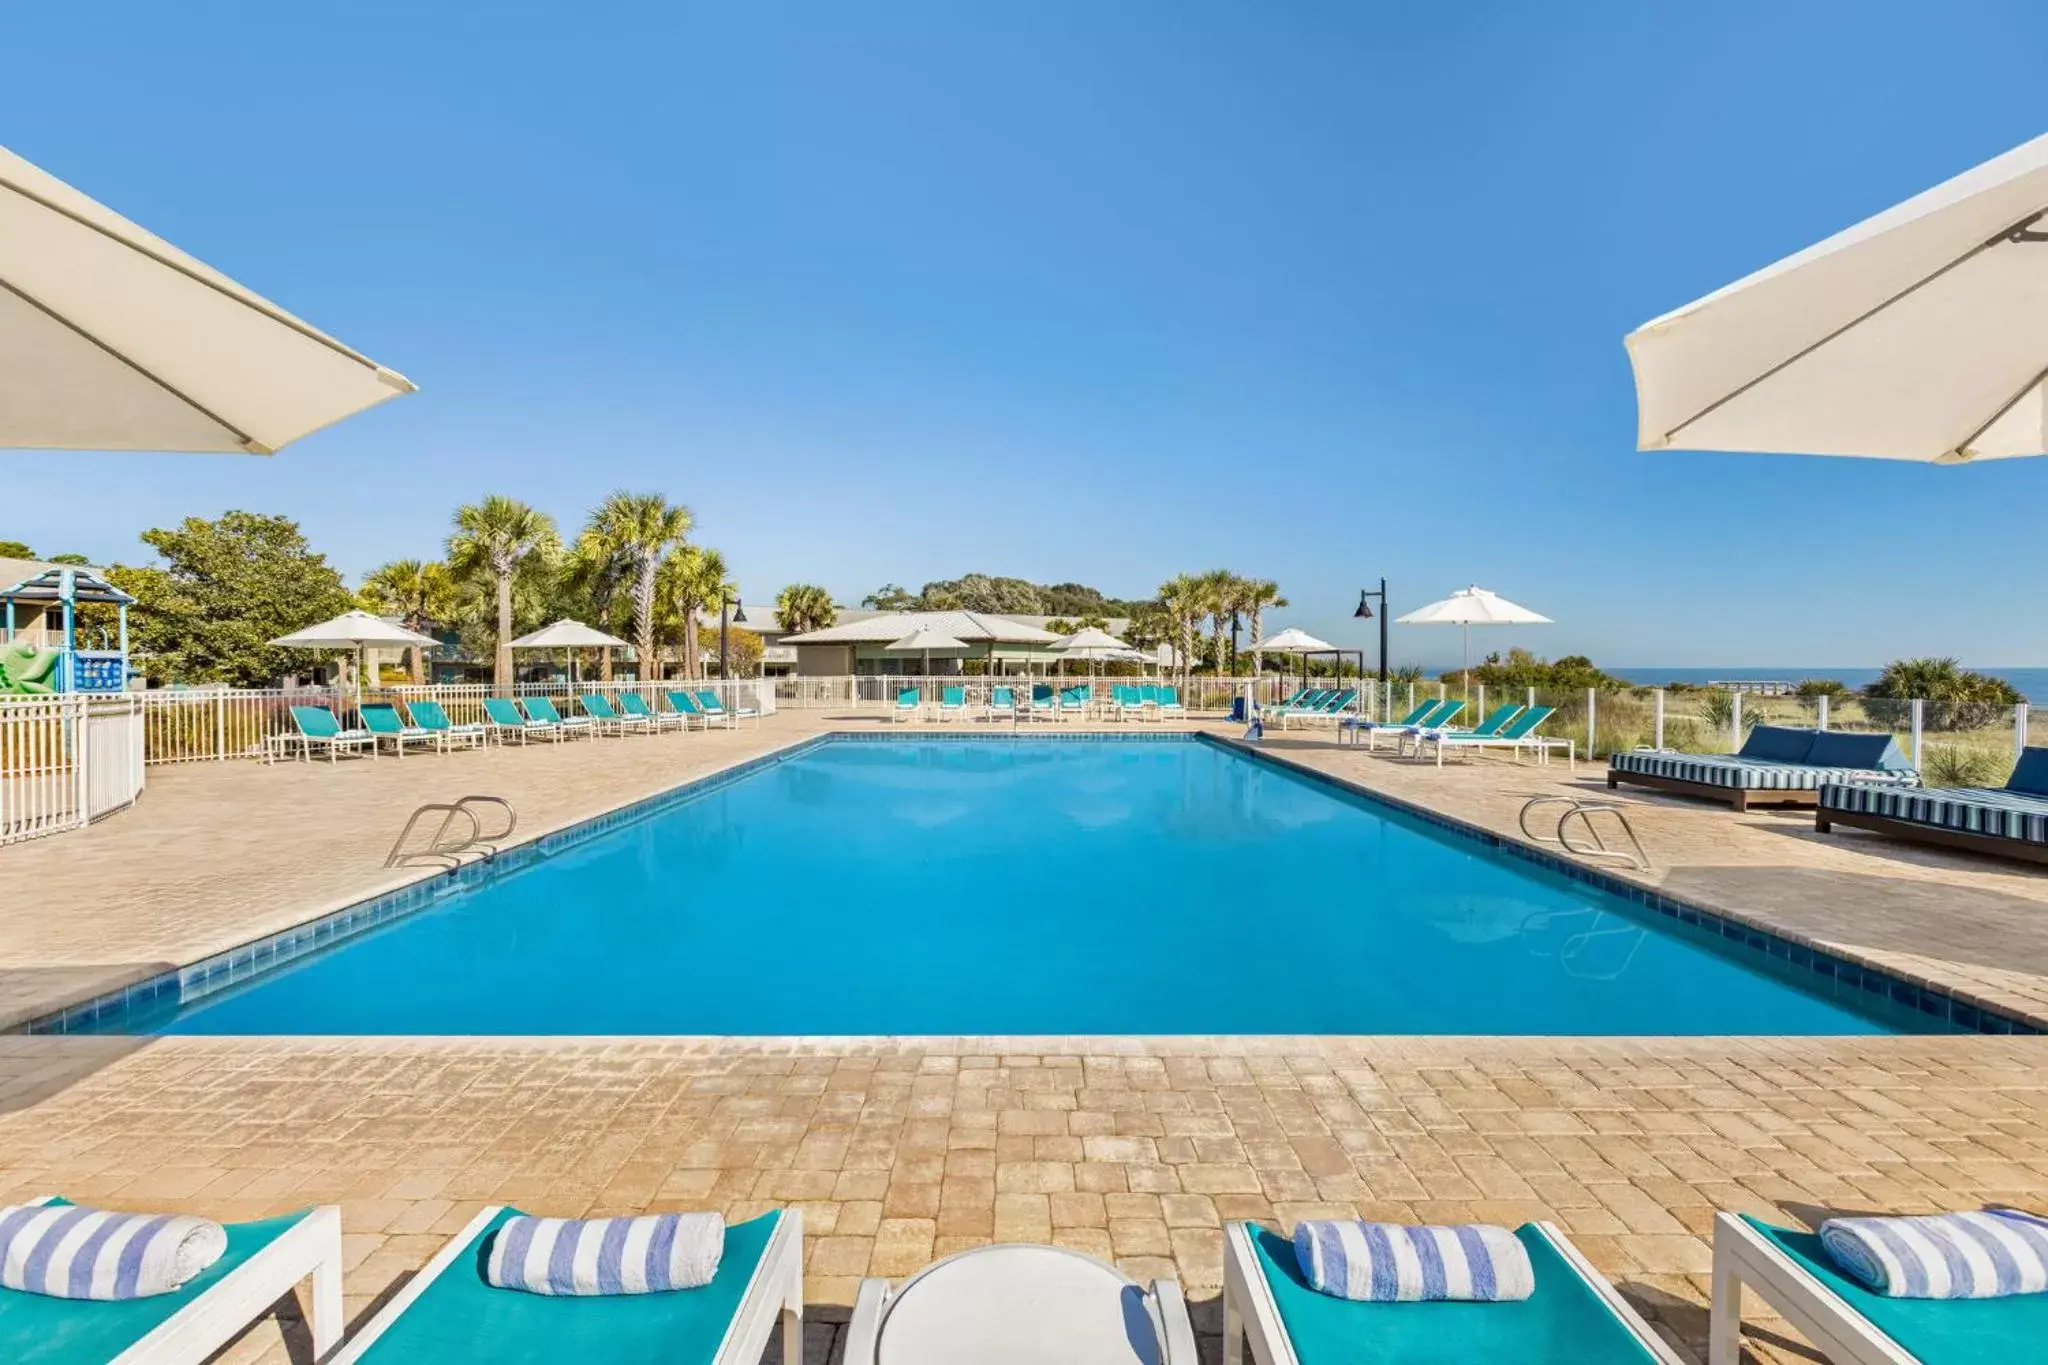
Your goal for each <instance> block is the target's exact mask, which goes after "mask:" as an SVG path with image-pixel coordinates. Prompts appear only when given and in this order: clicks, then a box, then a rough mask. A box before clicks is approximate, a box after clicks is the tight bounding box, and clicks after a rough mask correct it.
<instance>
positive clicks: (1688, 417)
mask: <svg viewBox="0 0 2048 1365" xmlns="http://www.w3.org/2000/svg"><path fill="white" fill-rule="evenodd" d="M1627 346H1628V353H1629V361H1630V363H1631V364H1632V365H1633V366H1634V368H1635V379H1636V408H1637V432H1636V443H1637V445H1638V446H1639V447H1640V448H1641V449H1643V450H1662V449H1667V448H1678V449H1688V450H1751V451H1787V452H1796V453H1802V454H1811V455H1867V456H1874V457H1878V458H1882V459H1895V460H1926V461H1932V462H1935V463H1942V464H1961V463H1964V462H1967V461H1972V460H1995V459H2004V458H2006V457H2008V456H2015V455H2039V454H2042V453H2044V452H2048V136H2043V137H2038V138H2035V139H2034V140H2033V141H2032V142H2029V143H2026V144H2025V145H2023V146H2020V147H2016V148H2014V149H2013V150H2012V151H2010V152H2007V153H2006V154H2005V155H2003V156H2000V157H1995V158H1993V159H1992V160H1990V161H1987V162H1985V163H1984V164H1983V165H1981V166H1978V167H1977V168H1976V169H1974V170H1970V171H1966V172H1964V173H1963V174H1962V175H1959V176H1957V177H1956V178H1955V179H1953V180H1950V181H1948V182H1946V183H1945V184H1942V185H1937V186H1936V187H1935V188H1933V189H1931V190H1928V191H1927V192H1926V193H1924V194H1920V195H1916V196H1915V197H1913V198H1911V199H1908V200H1907V201H1905V202H1904V203H1902V204H1899V205H1897V206H1896V207H1894V208H1890V209H1886V210H1885V211H1884V212H1883V213H1880V214H1878V215H1877V216H1876V217H1873V218H1867V219H1865V220H1864V221H1863V222H1861V223H1858V224H1857V225H1856V226H1854V227H1852V228H1849V229H1848V230H1846V231H1844V232H1839V233H1837V234H1835V235H1834V236H1833V237H1830V238H1828V239H1827V240H1826V241H1824V242H1821V243H1819V244H1818V245H1816V246H1811V247H1808V248H1807V249H1806V250H1804V251H1801V252H1799V253H1798V254H1797V255H1793V256H1788V257H1786V258H1785V259H1784V260H1782V261H1779V262H1778V263H1777V264H1776V265H1772V266H1768V267H1766V268H1765V269H1763V270H1759V271H1758V272H1756V273H1755V274H1754V275H1750V276H1748V277H1747V278H1745V279H1741V280H1737V281H1736V282H1735V283H1734V284H1731V285H1728V286H1727V287H1726V288H1723V289H1720V290H1718V291H1716V292H1715V293H1712V294H1709V295H1707V296H1706V297H1705V298H1703V299H1700V300H1698V301H1697V302H1694V303H1689V304H1687V305H1686V306H1685V307H1683V308H1680V309H1678V310H1677V311H1676V312H1672V313H1666V314H1665V315H1664V316H1663V317H1660V318H1657V319H1656V320H1655V321H1652V322H1647V323H1645V324H1643V326H1642V327H1640V328H1638V329H1637V330H1636V331H1635V332H1633V333H1631V334H1630V335H1629V337H1628V339H1627Z"/></svg>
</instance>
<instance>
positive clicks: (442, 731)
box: [405, 701, 491, 749]
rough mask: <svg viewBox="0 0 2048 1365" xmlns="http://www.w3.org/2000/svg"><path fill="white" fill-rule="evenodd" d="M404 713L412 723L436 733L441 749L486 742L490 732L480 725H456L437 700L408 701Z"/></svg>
mask: <svg viewBox="0 0 2048 1365" xmlns="http://www.w3.org/2000/svg"><path fill="white" fill-rule="evenodd" d="M405 713H406V714H407V715H409V716H411V717H412V723H413V724H414V725H417V726H418V727H419V728H420V729H422V730H425V731H426V732H427V733H428V734H431V735H438V736H439V737H440V740H441V747H442V748H443V749H446V748H449V747H451V746H453V745H456V744H488V743H490V740H491V732H490V730H489V728H488V727H486V726H482V725H473V724H472V725H456V724H453V723H452V722H450V721H449V719H448V713H447V712H446V711H445V710H443V709H442V708H441V703H440V702H437V701H409V702H407V703H406V704H405Z"/></svg>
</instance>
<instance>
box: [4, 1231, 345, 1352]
mask: <svg viewBox="0 0 2048 1365" xmlns="http://www.w3.org/2000/svg"><path fill="white" fill-rule="evenodd" d="M53 1197H54V1196H50V1195H45V1196H43V1197H42V1198H41V1199H36V1200H31V1201H30V1202H31V1203H36V1204H47V1203H49V1202H50V1200H51V1198H53ZM305 1279H310V1280H312V1282H313V1297H312V1301H311V1303H310V1304H309V1305H308V1308H307V1314H306V1319H307V1326H308V1327H310V1328H311V1329H312V1332H313V1358H314V1359H316V1360H318V1359H321V1358H322V1357H324V1356H325V1355H326V1354H327V1352H329V1351H330V1350H332V1349H333V1348H334V1343H335V1342H337V1341H339V1340H340V1339H341V1210H340V1209H339V1208H336V1207H335V1206H334V1205H332V1204H322V1205H320V1206H319V1207H318V1208H315V1209H311V1210H309V1211H308V1212H307V1213H306V1216H305V1217H303V1218H301V1219H299V1221H298V1222H296V1223H294V1224H292V1226H290V1227H288V1228H286V1229H285V1230H284V1231H283V1232H280V1233H279V1234H278V1235H277V1236H276V1237H274V1238H272V1239H271V1241H270V1244H269V1245H268V1246H265V1247H264V1248H263V1249H262V1250H261V1251H258V1252H256V1253H255V1254H254V1255H252V1256H250V1257H249V1259H248V1260H246V1261H244V1262H242V1263H241V1264H240V1265H238V1266H236V1267H235V1268H234V1269H233V1270H230V1271H229V1272H228V1273H227V1274H225V1275H223V1276H221V1278H220V1281H219V1283H217V1284H215V1285H214V1286H213V1288H211V1289H209V1290H207V1291H206V1292H205V1293H204V1294H201V1295H200V1296H199V1297H198V1298H195V1299H194V1300H192V1302H190V1303H188V1304H186V1305H185V1306H184V1307H183V1308H180V1309H179V1310H178V1311H177V1312H175V1313H173V1314H171V1316H170V1317H168V1318H165V1319H164V1320H163V1321H162V1322H160V1323H158V1324H157V1325H156V1326H155V1327H153V1328H151V1329H150V1331H149V1332H147V1333H146V1334H144V1335H143V1336H141V1337H139V1338H138V1339H137V1340H136V1341H135V1343H134V1344H133V1345H131V1346H129V1347H128V1349H126V1350H125V1351H123V1352H121V1354H119V1355H117V1356H115V1357H114V1358H113V1360H112V1361H110V1362H109V1365H200V1363H201V1362H202V1361H206V1360H210V1359H212V1358H213V1356H214V1355H215V1354H217V1353H218V1352H219V1351H220V1349H221V1348H222V1347H223V1346H226V1345H227V1344H228V1343H229V1342H231V1341H233V1340H234V1339H235V1338H236V1337H239V1336H240V1335H242V1333H244V1332H246V1331H248V1330H249V1325H250V1324H251V1323H253V1322H255V1321H256V1320H257V1319H259V1318H261V1317H262V1316H263V1315H264V1314H265V1313H267V1312H269V1311H270V1308H271V1305H273V1304H275V1303H276V1302H277V1301H278V1300H279V1299H281V1298H283V1297H284V1296H285V1295H286V1294H288V1293H290V1292H291V1290H292V1288H293V1286H295V1285H297V1284H298V1282H299V1281H301V1280H305ZM82 1306H84V1305H82Z"/></svg>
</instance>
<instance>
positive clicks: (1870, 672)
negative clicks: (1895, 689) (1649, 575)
mask: <svg viewBox="0 0 2048 1365" xmlns="http://www.w3.org/2000/svg"><path fill="white" fill-rule="evenodd" d="M1963 667H1965V668H1968V669H1970V670H1971V671H1973V672H1977V673H1983V674H1986V675H1987V676H1990V677H1993V678H2003V679H2005V680H2006V681H2007V682H2009V683H2011V684H2012V685H2013V686H2014V687H2016V688H2018V689H2019V691H2020V694H2021V695H2022V696H2024V697H2025V698H2026V699H2027V701H2028V702H2029V703H2030V704H2031V703H2035V702H2040V701H2044V700H2048V667H2041V668H1994V667H1986V666H1980V665H1975V664H1964V665H1963ZM1607 671H1608V672H1609V673H1612V674H1613V675H1614V676H1615V677H1617V678H1626V679H1627V680H1628V681H1629V682H1632V683H1634V684H1636V685H1637V686H1639V687H1657V686H1661V685H1663V684H1666V683H1710V682H1800V681H1803V680H1804V679H1807V678H1834V679H1836V680H1838V681H1840V682H1841V683H1843V684H1844V685H1846V686H1848V687H1852V688H1861V687H1867V686H1868V685H1869V684H1871V683H1873V682H1875V681H1877V677H1878V674H1880V673H1881V672H1883V670H1882V669H1878V668H1842V667H1821V666H1816V665H1805V666H1793V665H1787V666H1784V667H1760V668H1752V667H1738V666H1735V665H1729V666H1727V667H1713V666H1709V667H1705V668H1670V667H1663V666H1657V665H1648V664H1643V665H1629V666H1626V667H1614V668H1609V669H1608V670H1607Z"/></svg>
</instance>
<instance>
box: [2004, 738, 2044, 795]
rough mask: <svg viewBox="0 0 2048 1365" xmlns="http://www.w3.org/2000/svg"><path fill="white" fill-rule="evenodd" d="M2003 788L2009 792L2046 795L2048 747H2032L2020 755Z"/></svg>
mask: <svg viewBox="0 0 2048 1365" xmlns="http://www.w3.org/2000/svg"><path fill="white" fill-rule="evenodd" d="M2005 789H2006V790H2007V791H2009V792H2027V793H2029V794H2031V795H2034V796H2048V749H2043V748H2038V747H2036V748H2032V749H2028V750H2027V751H2026V752H2025V753H2023V754H2021V755H2020V761H2019V766H2018V767H2016V768H2014V769H2013V770H2012V776H2011V777H2009V778H2007V779H2006V783H2005Z"/></svg>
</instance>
